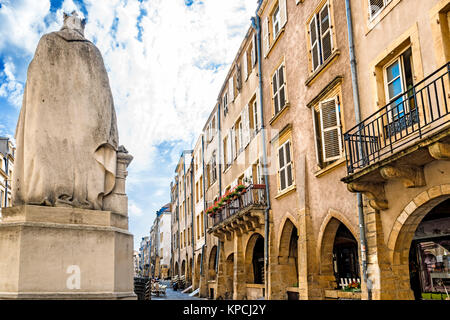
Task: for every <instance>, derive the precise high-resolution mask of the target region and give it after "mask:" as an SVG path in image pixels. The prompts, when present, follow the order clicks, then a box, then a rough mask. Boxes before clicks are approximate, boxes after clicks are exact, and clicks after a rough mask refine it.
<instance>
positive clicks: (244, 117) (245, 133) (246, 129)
mask: <svg viewBox="0 0 450 320" xmlns="http://www.w3.org/2000/svg"><path fill="white" fill-rule="evenodd" d="M248 108H249V105H248V104H246V105H245V107H244V109H243V110H242V113H241V123H242V137H243V139H242V140H243V145H242V148H245V147H246V146H247V145H248V143H249V142H250V119H249V112H248Z"/></svg>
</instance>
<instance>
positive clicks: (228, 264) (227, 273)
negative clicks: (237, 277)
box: [224, 253, 234, 300]
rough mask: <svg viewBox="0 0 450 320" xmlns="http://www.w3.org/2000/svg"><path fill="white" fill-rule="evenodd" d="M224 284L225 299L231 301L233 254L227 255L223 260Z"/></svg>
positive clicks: (232, 290)
mask: <svg viewBox="0 0 450 320" xmlns="http://www.w3.org/2000/svg"><path fill="white" fill-rule="evenodd" d="M224 280H225V281H224V284H225V294H224V296H225V299H227V300H231V299H233V292H234V286H233V281H234V253H231V254H230V255H228V257H227V259H226V260H225V269H224Z"/></svg>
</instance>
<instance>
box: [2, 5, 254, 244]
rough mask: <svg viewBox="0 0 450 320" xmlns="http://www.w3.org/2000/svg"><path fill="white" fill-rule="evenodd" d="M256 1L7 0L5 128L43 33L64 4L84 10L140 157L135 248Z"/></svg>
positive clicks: (9, 128)
mask: <svg viewBox="0 0 450 320" xmlns="http://www.w3.org/2000/svg"><path fill="white" fill-rule="evenodd" d="M256 2H257V1H256V0H227V1H220V0H202V1H200V0H83V1H82V0H64V1H63V0H0V135H1V136H9V137H11V138H12V137H13V136H14V132H15V127H16V123H17V118H18V115H19V111H20V107H21V104H22V95H23V88H24V86H25V82H26V73H27V68H28V65H29V63H30V61H31V59H32V58H33V55H34V51H35V49H36V46H37V43H38V41H39V39H40V37H41V36H42V35H43V34H45V33H48V32H52V31H56V30H59V29H60V28H61V26H62V17H63V12H67V13H70V12H72V11H73V10H77V11H79V12H80V15H82V16H83V17H86V18H87V25H86V30H85V36H86V38H87V39H89V40H91V41H92V42H94V43H95V45H96V46H97V47H98V48H99V49H100V51H101V53H102V55H103V59H104V61H105V65H106V69H107V71H108V75H109V79H110V84H111V90H112V93H113V96H114V102H115V108H116V112H117V118H118V119H117V121H118V127H119V137H120V143H121V144H123V145H125V147H126V148H127V149H128V150H129V151H130V153H131V154H132V155H133V156H134V160H133V162H132V163H131V165H130V167H129V174H128V180H127V193H128V197H129V216H130V231H131V232H132V233H133V234H134V238H135V241H134V242H135V248H136V247H137V246H138V244H139V241H140V239H141V238H142V237H143V236H145V235H146V234H148V232H149V230H150V225H151V224H152V222H153V219H154V218H155V212H156V210H158V209H159V208H160V207H161V206H163V205H164V204H166V203H167V202H169V199H170V196H169V184H170V181H171V180H172V179H173V176H174V169H175V165H176V163H177V161H178V158H179V156H180V154H181V152H182V150H184V149H190V148H192V147H193V144H194V143H195V140H196V138H197V137H198V135H199V133H200V131H201V129H202V128H203V125H204V122H205V121H206V118H207V117H208V115H209V112H210V111H211V109H212V108H213V106H214V104H215V102H216V98H217V95H218V93H219V90H220V87H221V85H222V83H223V81H224V79H225V76H226V73H227V71H228V68H229V65H230V63H231V62H232V61H233V58H234V56H235V54H236V52H237V50H238V48H239V45H240V43H241V41H242V39H243V37H244V36H245V33H246V31H247V29H248V27H249V26H250V18H251V17H252V16H253V15H254V13H255V10H256Z"/></svg>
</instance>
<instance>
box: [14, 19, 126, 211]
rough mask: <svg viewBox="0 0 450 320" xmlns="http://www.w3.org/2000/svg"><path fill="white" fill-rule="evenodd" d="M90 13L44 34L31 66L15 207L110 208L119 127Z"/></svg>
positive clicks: (19, 131) (21, 128) (19, 142)
mask: <svg viewBox="0 0 450 320" xmlns="http://www.w3.org/2000/svg"><path fill="white" fill-rule="evenodd" d="M84 25H85V21H84V19H83V20H81V19H80V18H79V17H78V16H77V14H76V12H73V13H72V15H71V16H69V15H67V14H64V26H63V27H62V29H61V30H60V31H58V32H52V33H49V34H46V35H44V36H43V37H42V38H41V40H40V41H39V44H38V47H37V49H36V53H35V55H34V58H33V60H32V61H31V63H30V65H29V67H28V74H27V82H26V85H25V91H24V97H23V104H22V109H21V111H20V116H19V120H18V123H17V128H16V136H15V138H16V144H17V153H16V161H15V165H14V166H15V174H14V180H13V193H12V204H13V206H18V205H23V204H29V205H43V206H68V207H75V208H83V209H95V210H102V209H103V199H104V197H105V196H107V195H108V194H109V193H111V191H112V190H113V189H114V185H115V181H116V165H117V151H118V133H117V123H116V114H115V110H114V103H113V97H112V94H111V89H110V86H109V80H108V75H107V73H106V69H105V66H104V63H103V59H102V56H101V54H100V51H99V50H98V49H97V48H96V47H95V45H94V44H93V43H92V42H90V41H89V40H86V39H85V38H84Z"/></svg>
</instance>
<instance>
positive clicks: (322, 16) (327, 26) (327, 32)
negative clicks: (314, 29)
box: [319, 3, 333, 61]
mask: <svg viewBox="0 0 450 320" xmlns="http://www.w3.org/2000/svg"><path fill="white" fill-rule="evenodd" d="M319 20H320V41H321V48H322V50H321V51H322V59H323V61H325V60H327V59H328V58H329V57H330V56H331V52H332V51H333V39H332V35H331V19H330V10H329V8H328V3H327V4H325V5H324V6H323V9H322V10H321V11H320V12H319Z"/></svg>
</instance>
